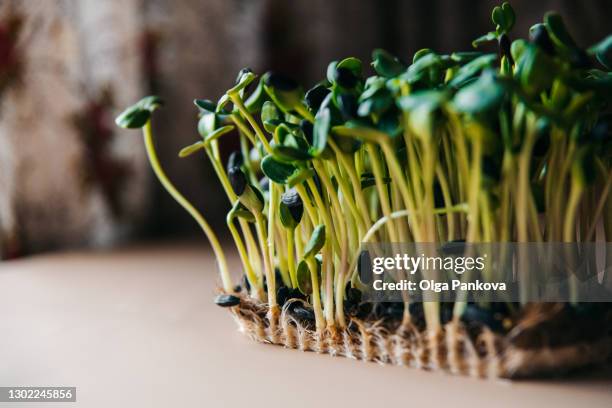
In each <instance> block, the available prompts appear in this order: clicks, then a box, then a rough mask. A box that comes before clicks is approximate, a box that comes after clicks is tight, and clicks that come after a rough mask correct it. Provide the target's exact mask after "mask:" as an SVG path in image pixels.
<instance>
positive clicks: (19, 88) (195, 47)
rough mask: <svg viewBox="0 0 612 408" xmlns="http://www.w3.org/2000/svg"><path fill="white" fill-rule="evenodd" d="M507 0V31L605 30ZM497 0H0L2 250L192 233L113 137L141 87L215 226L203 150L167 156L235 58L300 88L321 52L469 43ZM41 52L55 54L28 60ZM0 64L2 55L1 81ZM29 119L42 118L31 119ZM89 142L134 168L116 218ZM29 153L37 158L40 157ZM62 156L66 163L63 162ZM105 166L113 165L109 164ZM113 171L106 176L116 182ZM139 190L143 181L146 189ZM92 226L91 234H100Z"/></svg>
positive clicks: (164, 148)
mask: <svg viewBox="0 0 612 408" xmlns="http://www.w3.org/2000/svg"><path fill="white" fill-rule="evenodd" d="M43 3H44V4H43ZM102 3H103V5H102ZM511 3H512V5H513V7H514V8H515V10H516V13H517V24H516V27H515V29H514V31H513V33H514V35H515V36H521V37H526V36H527V33H528V28H529V27H530V26H531V25H532V24H533V23H535V22H538V21H541V18H542V16H543V14H544V13H545V12H546V11H547V10H557V11H559V12H560V13H561V14H562V15H563V16H564V18H565V20H566V22H567V24H568V26H569V28H570V30H571V32H572V34H573V35H574V36H575V38H576V39H577V41H578V42H579V44H581V45H589V44H591V43H593V42H595V41H597V40H598V39H600V38H603V37H604V36H605V35H607V34H609V33H610V29H609V21H610V19H611V18H612V2H610V1H609V0H588V1H583V2H578V1H573V0H549V1H530V0H515V1H512V2H511ZM497 4H498V2H497V1H491V0H465V1H460V0H385V1H380V0H351V1H343V0H309V1H286V0H122V1H121V2H99V1H96V0H47V1H44V2H37V1H31V2H30V1H28V2H23V1H20V0H0V12H6V8H7V7H8V8H11V9H14V11H16V12H17V13H19V14H20V16H21V17H22V18H23V19H24V23H23V27H24V30H23V32H22V33H21V34H20V35H21V36H20V38H19V41H18V42H17V45H18V51H19V55H20V56H21V57H22V58H23V67H24V72H26V73H27V75H24V76H22V79H21V81H15V82H14V83H12V84H11V85H10V86H9V87H8V88H7V89H8V90H6V91H4V92H2V89H3V88H1V87H0V92H1V93H0V169H1V172H0V248H2V247H4V248H5V250H4V253H5V254H6V252H7V249H6V247H7V246H8V247H11V248H12V247H13V246H14V242H13V240H16V241H17V242H18V243H20V244H21V245H20V247H21V249H22V252H31V251H33V250H35V251H37V250H44V249H46V248H50V247H53V246H55V247H62V246H65V245H75V244H80V243H88V244H90V243H96V242H100V241H102V242H106V243H109V242H114V241H116V240H117V238H119V237H121V236H122V235H124V234H123V232H122V231H125V230H126V228H125V225H126V224H127V225H130V224H131V225H132V226H134V225H138V224H140V225H144V226H145V227H146V228H145V230H144V231H146V233H149V234H156V235H166V234H192V233H197V227H196V226H195V225H193V223H192V221H191V220H190V219H189V217H188V216H187V215H185V214H184V213H183V211H182V210H181V209H180V208H179V207H178V206H177V205H176V204H175V203H174V202H173V201H172V200H171V199H170V198H169V197H168V196H167V195H166V194H165V193H164V192H163V191H162V190H161V189H160V188H159V187H158V185H157V183H155V181H154V180H152V178H151V177H150V173H149V172H148V170H147V168H146V165H145V163H144V155H143V152H142V148H141V146H140V145H139V144H140V138H139V136H138V134H137V132H119V131H117V130H115V128H114V127H113V125H112V116H113V115H114V114H116V113H117V112H118V111H119V108H120V107H122V106H125V105H126V104H127V103H129V102H133V101H135V100H136V99H137V98H138V95H139V94H144V93H157V94H159V95H161V96H162V97H163V98H164V99H165V100H166V107H165V109H163V110H162V111H160V112H159V114H156V116H155V128H156V130H157V140H158V146H159V150H160V155H161V160H162V163H163V164H164V165H165V167H166V168H167V170H168V173H169V175H170V177H171V178H172V179H173V180H174V181H175V182H176V184H177V185H178V187H179V188H180V189H181V190H183V191H184V192H185V194H186V195H187V196H188V197H189V198H190V199H192V200H193V201H194V202H195V203H196V204H197V206H198V207H200V208H202V209H203V210H204V212H205V213H207V214H212V215H213V216H212V217H211V219H212V220H213V222H214V223H216V225H217V226H218V227H222V226H223V224H224V222H223V220H224V216H222V215H223V214H224V211H225V210H226V209H227V207H228V204H227V203H226V199H225V197H224V196H223V194H222V191H221V189H220V188H219V186H218V183H217V181H216V179H215V177H214V175H213V172H212V169H211V168H210V166H209V165H208V164H207V162H206V160H205V157H203V156H200V157H196V158H194V157H190V158H188V159H184V160H179V159H178V157H177V152H178V151H179V150H180V148H181V147H183V146H185V145H187V144H189V143H192V142H193V141H195V140H197V137H198V135H197V132H196V130H195V126H196V109H195V108H194V106H193V104H192V100H193V99H194V98H209V99H213V100H216V99H217V98H218V97H219V96H220V95H221V94H222V93H223V92H224V91H225V90H226V89H227V88H229V87H231V86H232V84H233V81H234V79H235V76H236V73H237V72H238V70H239V69H241V68H243V67H245V66H248V67H251V68H252V69H254V70H255V71H256V72H260V73H261V72H264V71H266V70H269V69H272V70H276V71H281V72H284V73H286V74H289V75H291V76H293V77H295V78H296V79H298V80H300V81H301V82H302V83H303V84H304V85H305V86H306V87H308V86H310V85H311V84H313V83H314V82H316V81H318V80H320V79H321V78H322V77H324V73H325V68H326V66H327V64H328V62H329V61H331V60H334V59H338V58H342V57H346V56H349V55H350V56H356V57H359V58H361V59H362V60H364V61H368V60H369V58H370V53H371V50H372V49H373V48H377V47H382V48H385V49H388V50H389V51H391V52H393V53H395V54H397V55H398V56H400V57H401V58H402V59H404V60H406V61H410V60H411V59H412V54H413V53H414V52H415V51H416V50H418V49H420V48H424V47H428V48H433V49H434V50H436V51H440V52H445V51H450V50H468V49H470V47H471V45H470V43H471V40H472V39H474V38H475V37H477V36H479V35H481V34H483V33H485V32H487V31H489V30H490V29H491V28H492V25H491V22H490V11H491V9H492V7H493V6H495V5H497ZM3 15H4V16H6V13H0V20H1V21H5V19H6V17H2V16H3ZM41 27H42V28H41ZM1 30H2V24H0V32H1ZM0 34H1V33H0ZM1 41H2V36H1V35H0V54H1V50H2V44H1ZM43 56H45V57H44V58H42V57H43ZM45 58H46V59H45ZM46 60H49V61H54V62H53V64H51V63H48V62H40V61H46ZM1 64H2V59H1V58H0V80H1V79H2V78H1V75H2V67H1ZM56 66H58V67H60V68H59V71H57V72H56V71H53V70H54V69H56V68H54V67H56ZM36 75H39V76H40V77H41V78H42V77H45V78H47V79H46V80H44V81H38V82H36V81H34V80H33V79H32V77H34V76H36ZM0 83H1V81H0ZM104 89H110V90H111V91H112V92H111V93H112V94H113V103H107V102H108V101H106V100H105V99H104V98H103V97H102V96H100V95H103V94H104V92H103V90H104ZM45 92H51V93H52V94H53V96H54V97H53V98H52V101H51V100H49V101H47V102H46V103H48V104H49V103H52V105H53V106H52V109H50V107H49V106H39V102H40V98H39V97H38V95H40V94H44V93H45ZM92 104H93V108H92ZM96 104H98V105H103V107H104V113H105V114H104V115H103V119H100V121H101V122H100V123H101V124H102V125H103V126H102V128H104V127H106V130H104V129H102V131H101V130H100V126H98V127H94V128H93V134H94V136H95V135H97V136H95V137H93V139H94V141H93V142H92V140H91V138H90V139H87V138H85V139H83V134H82V133H83V131H82V130H79V128H78V127H74V126H73V122H70V121H71V120H73V119H71V118H74V117H75V115H77V116H78V114H79V113H80V114H81V115H84V114H87V112H89V114H94V115H95V112H97V111H96V110H95V106H96ZM92 110H93V113H91V111H92ZM41 111H44V112H45V115H46V116H44V122H43V121H41V120H40V119H37V118H40V117H41V116H39V114H38V113H36V112H41ZM24 118H26V119H24ZM27 118H31V119H27ZM36 120H38V121H39V122H41V123H39V124H38V125H35V124H34V123H35V121H36ZM20 121H21V122H20ZM108 129H112V130H108ZM89 131H90V133H91V132H92V130H91V129H89ZM109 132H110V133H112V137H110V139H112V141H111V142H106V143H102V148H100V143H99V142H95V140H98V139H96V137H97V138H101V139H104V140H106V139H105V137H106V136H104V135H107V136H108V134H109ZM85 133H86V132H85ZM86 134H87V133H86ZM107 139H108V138H107ZM41 141H42V143H43V144H42V145H40V144H38V145H37V143H41ZM96 148H97V149H98V150H102V151H103V153H104V154H106V155H107V156H109V157H110V158H111V159H112V158H117V157H119V158H123V160H126V159H127V160H128V161H129V167H131V168H132V170H131V171H132V173H130V175H125V176H123V177H126V178H127V180H128V182H127V184H124V185H122V186H121V187H120V190H121V191H122V193H121V194H119V196H120V198H118V199H116V200H115V201H117V200H119V202H120V203H123V204H122V205H123V207H125V210H126V211H127V213H126V214H127V215H123V216H121V217H116V216H114V215H113V211H112V207H113V200H112V199H111V200H109V199H108V197H107V198H106V199H102V198H100V197H98V198H95V195H96V194H97V195H98V196H100V194H101V193H100V192H102V195H103V196H105V195H108V194H110V193H112V191H113V189H112V188H109V187H108V186H107V184H108V183H106V184H105V181H104V177H102V178H100V177H98V179H95V177H94V180H93V182H92V183H93V185H94V186H97V187H96V188H93V189H92V188H91V186H90V187H88V188H84V187H83V185H82V184H79V183H80V181H79V180H81V179H82V178H83V177H85V176H86V175H87V173H91V168H90V171H89V172H87V171H85V170H84V169H85V168H87V167H88V166H87V165H86V164H87V163H90V162H91V161H92V160H93V159H92V157H94V158H95V157H98V156H100V154H99V153H98V154H97V156H96V155H95V154H94V155H93V156H92V154H91V151H92V150H96ZM41 149H42V150H43V151H44V152H45V153H44V156H45V158H46V159H45V160H41V156H40V155H39V153H38V152H40V151H41ZM107 159H108V158H107ZM98 161H99V157H98V159H96V163H97V162H98ZM69 162H73V163H77V165H70V166H68V165H66V163H69ZM103 162H104V163H107V164H108V165H109V166H110V167H111V168H114V167H113V163H115V162H113V160H110V164H109V160H106V161H104V160H103ZM79 163H80V164H79ZM75 166H76V167H75ZM89 167H91V166H89ZM94 167H95V166H94ZM103 167H104V166H103ZM119 167H120V166H119ZM98 173H100V172H98ZM102 173H103V174H107V173H108V171H107V172H106V173H104V172H102ZM120 173H121V172H115V173H114V172H113V171H110V174H111V175H116V176H117V177H116V178H118V177H119V175H120ZM94 174H95V172H94ZM98 175H99V174H98ZM90 176H91V174H90ZM107 176H108V174H107ZM85 178H86V179H87V177H85ZM107 178H108V177H107ZM111 178H112V177H111ZM37 183H38V184H37ZM111 184H112V183H111ZM49 186H53V188H50V187H49ZM105 186H106V187H105ZM143 186H150V187H151V190H150V192H147V191H149V190H147V188H144V187H143ZM111 195H112V194H111ZM75 197H80V198H79V200H80V201H75ZM83 197H84V198H83ZM92 197H94V198H92ZM49 203H52V204H53V205H48V204H49ZM215 215H218V216H215ZM32 220H35V221H32ZM135 220H146V221H145V222H141V221H135ZM50 226H52V227H50ZM104 228H106V233H105V234H102V237H103V239H101V238H100V235H101V234H100V233H99V231H100V230H104ZM128 230H129V228H128ZM132 230H134V228H132ZM3 236H4V241H3V240H2V237H3ZM7 237H11V239H10V240H9V239H7ZM15 237H17V238H15ZM9 241H10V244H11V245H7V242H9ZM2 242H4V243H2ZM18 246H19V245H18ZM9 249H10V248H9ZM1 252H2V250H1V249H0V253H1Z"/></svg>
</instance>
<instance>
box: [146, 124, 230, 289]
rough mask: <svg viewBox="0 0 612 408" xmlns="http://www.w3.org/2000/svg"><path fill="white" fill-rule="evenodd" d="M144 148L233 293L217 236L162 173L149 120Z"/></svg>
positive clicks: (224, 283) (156, 172) (160, 179)
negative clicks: (197, 228) (194, 224)
mask: <svg viewBox="0 0 612 408" xmlns="http://www.w3.org/2000/svg"><path fill="white" fill-rule="evenodd" d="M142 132H143V136H144V143H145V148H146V151H147V156H148V158H149V162H150V163H151V167H152V168H153V172H154V173H155V175H156V176H157V178H158V180H159V181H160V182H161V184H162V186H163V187H164V188H165V189H166V191H167V192H168V193H169V194H170V195H171V196H172V198H174V200H176V202H177V203H178V204H179V205H180V206H181V207H183V208H184V209H185V211H187V212H188V213H189V215H191V216H192V217H193V219H194V220H195V221H196V222H197V223H198V225H200V227H201V228H202V230H203V231H204V234H206V238H208V241H209V242H210V245H211V246H212V249H213V252H214V253H215V257H216V258H217V263H218V266H219V271H220V273H221V280H222V282H223V289H224V290H225V291H226V292H228V293H229V292H233V291H234V285H233V284H232V278H231V276H230V274H229V270H228V268H227V261H226V259H225V253H224V252H223V248H222V247H221V244H220V243H219V239H218V238H217V235H216V234H215V232H214V231H213V230H212V228H211V227H210V225H209V224H208V222H206V219H204V217H203V216H202V214H200V212H199V211H198V210H197V209H196V208H195V207H194V206H193V205H191V203H190V202H189V201H188V200H187V199H186V198H185V197H184V196H183V195H182V194H181V193H179V191H178V190H177V189H176V187H174V184H172V182H171V181H170V179H168V176H167V175H166V173H165V172H164V170H163V169H162V167H161V164H160V162H159V158H158V156H157V152H156V151H155V143H154V142H153V132H152V130H151V121H150V120H149V121H148V122H147V123H146V124H145V125H144V127H143V128H142Z"/></svg>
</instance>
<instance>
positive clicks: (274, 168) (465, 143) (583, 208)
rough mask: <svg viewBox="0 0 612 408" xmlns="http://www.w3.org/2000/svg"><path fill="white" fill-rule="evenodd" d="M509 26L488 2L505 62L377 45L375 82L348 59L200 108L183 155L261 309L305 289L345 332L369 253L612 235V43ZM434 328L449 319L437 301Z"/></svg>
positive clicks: (556, 20) (491, 37)
mask: <svg viewBox="0 0 612 408" xmlns="http://www.w3.org/2000/svg"><path fill="white" fill-rule="evenodd" d="M515 18H516V17H515V14H514V11H513V10H512V8H511V7H510V6H509V5H508V4H507V3H504V4H503V5H501V6H499V7H495V9H494V10H493V13H492V21H493V24H494V25H495V30H494V31H491V32H490V33H488V34H486V35H484V36H483V37H480V38H478V39H477V40H476V41H474V44H473V45H474V47H477V48H478V47H481V46H486V43H488V42H496V47H497V52H493V53H489V52H486V51H481V50H479V49H476V50H470V51H462V52H454V53H451V54H441V53H437V52H435V51H434V50H431V49H422V50H420V51H418V52H417V53H416V54H415V55H414V57H413V59H412V63H411V64H407V63H405V62H403V61H402V60H401V59H400V58H397V57H395V56H393V55H391V54H389V53H388V52H386V51H384V50H380V49H378V50H375V51H374V52H373V54H372V59H373V60H372V63H371V68H372V69H373V70H374V75H371V76H369V77H366V76H365V75H364V71H366V67H364V65H363V64H362V62H361V61H360V60H358V59H356V58H352V57H351V58H346V59H343V60H340V61H333V62H332V63H330V64H329V66H328V68H327V72H326V76H325V78H323V79H322V80H321V81H320V82H319V83H317V84H315V86H313V87H312V88H310V89H309V90H304V88H302V87H301V86H300V85H299V84H298V83H297V82H295V81H294V80H292V79H290V78H287V77H285V76H283V75H281V74H278V73H271V72H269V73H266V74H265V75H263V76H261V77H260V78H257V76H256V75H255V74H254V73H252V72H251V71H250V70H248V69H245V70H242V71H241V72H240V73H239V75H238V78H237V80H236V84H235V86H234V87H233V88H231V89H230V90H229V91H227V92H226V93H225V94H224V95H223V96H222V97H221V98H220V99H219V101H218V102H216V103H215V102H212V101H207V100H196V101H195V104H196V105H197V107H198V109H199V117H200V119H199V123H198V131H199V133H200V135H201V137H202V139H201V140H199V141H197V142H196V143H195V144H193V145H191V146H188V147H186V148H185V149H183V150H182V151H181V157H184V156H187V155H189V154H192V153H194V152H197V151H200V150H204V151H205V152H206V153H207V155H208V156H209V158H210V159H211V161H212V163H213V165H214V167H215V170H216V172H217V175H218V176H219V178H220V180H221V181H222V183H223V185H224V187H225V189H226V193H227V195H228V198H229V199H230V201H231V203H232V205H233V207H232V211H231V212H230V215H229V216H228V225H229V226H230V229H231V230H232V233H233V236H234V239H235V240H236V245H237V248H238V250H239V252H240V254H241V259H242V261H243V264H244V269H245V274H246V276H247V279H248V284H249V287H250V288H251V293H252V295H253V296H259V297H262V296H267V297H268V302H269V303H270V305H271V306H272V307H275V306H276V304H277V298H276V295H277V289H278V288H279V287H288V288H290V289H297V290H299V291H300V292H301V293H302V295H303V296H305V297H307V300H308V301H309V303H310V304H311V305H312V306H313V308H314V312H315V317H316V322H317V327H318V328H323V327H324V326H325V325H339V326H343V325H344V324H345V320H344V319H345V316H344V315H345V313H344V305H343V303H344V302H345V296H346V291H345V287H346V286H347V284H348V283H349V282H350V283H351V285H352V287H353V288H358V287H359V279H358V276H357V273H356V267H355V266H356V259H357V258H358V254H359V248H360V244H361V242H362V241H363V240H368V239H377V240H380V241H390V242H400V241H401V242H409V241H414V242H447V241H452V240H458V239H461V240H467V241H471V242H479V241H502V242H503V241H524V242H527V241H544V240H548V241H574V240H576V239H581V240H592V239H594V234H593V230H594V225H595V224H596V223H598V222H600V220H601V219H604V226H605V230H606V237H607V238H608V239H609V238H610V237H612V225H611V223H612V214H611V212H612V204H611V203H610V202H611V200H610V198H609V197H608V191H609V189H610V180H611V179H612V173H611V170H610V169H611V158H612V149H611V148H612V139H611V136H610V131H611V129H610V116H609V113H606V112H608V111H609V104H610V100H611V98H612V73H611V72H610V68H611V65H612V36H610V37H607V38H606V39H604V40H603V41H601V42H600V43H598V44H596V45H594V46H592V47H590V48H588V49H583V48H580V47H579V46H578V45H577V44H576V42H575V41H574V40H573V39H572V37H571V35H570V34H569V33H568V31H567V29H566V27H565V25H564V23H563V20H562V19H561V17H560V16H559V15H558V14H555V13H547V14H546V15H545V17H544V21H543V22H542V23H540V24H536V25H534V26H533V27H532V28H531V30H530V35H529V39H528V40H527V39H514V40H511V38H510V36H511V30H512V27H513V26H514V22H515ZM130 115H131V116H130ZM130 117H135V118H136V120H137V119H138V117H139V116H138V114H135V113H134V112H131V113H130V114H129V115H128V117H127V119H129V118H130ZM127 119H126V120H127ZM226 135H227V136H226ZM234 135H238V137H239V138H240V145H241V149H240V151H237V152H235V153H234V154H232V156H231V157H230V160H229V162H228V163H226V165H223V164H222V163H221V157H220V155H219V147H218V143H219V142H220V141H221V140H222V139H221V138H222V137H233V136H234ZM237 220H238V221H239V223H240V230H238V228H236V221H237ZM576 227H578V229H579V230H580V232H579V234H576ZM457 310H459V309H457ZM406 312H408V308H406ZM425 315H426V318H427V322H428V325H431V326H434V327H435V326H436V325H437V324H438V320H439V310H438V309H437V305H435V304H433V303H432V304H428V305H426V310H425Z"/></svg>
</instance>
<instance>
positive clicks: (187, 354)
mask: <svg viewBox="0 0 612 408" xmlns="http://www.w3.org/2000/svg"><path fill="white" fill-rule="evenodd" d="M232 264H233V265H237V264H236V262H235V260H232ZM216 282H217V280H216V275H215V269H214V262H213V260H212V258H211V256H210V255H209V251H208V249H207V248H206V247H203V246H196V245H193V244H186V245H176V244H175V245H153V246H143V247H136V248H131V249H124V250H118V251H112V252H103V253H68V254H55V255H44V256H38V257H34V258H30V259H26V260H20V261H13V262H7V263H1V264H0V386H26V385H36V386H42V385H48V386H52V385H53V386H60V385H66V386H76V387H77V402H76V403H67V404H58V403H38V404H26V403H19V404H17V405H16V406H18V407H23V408H25V407H30V406H43V407H53V406H67V407H247V408H248V407H269V408H272V407H306V406H309V407H315V406H319V407H326V406H334V407H349V406H350V407H366V406H367V407H387V406H388V407H399V406H406V407H408V406H418V407H427V406H444V404H447V405H446V406H452V407H461V406H471V407H479V406H486V407H516V406H521V407H530V406H533V407H547V406H555V407H580V408H583V407H584V408H586V407H589V408H591V407H607V408H610V407H612V374H611V373H610V372H596V373H586V374H583V375H581V376H578V377H575V376H574V377H572V378H570V379H565V380H549V381H523V382H509V381H482V380H476V379H471V378H462V377H453V376H450V375H446V374H441V373H432V372H424V371H420V370H416V369H409V368H404V367H392V366H380V365H377V364H374V363H364V362H359V361H353V360H348V359H344V358H334V357H330V356H326V355H317V354H314V353H301V352H298V351H294V350H286V349H283V348H281V347H277V346H269V345H261V344H256V343H253V342H251V341H250V340H248V339H247V338H245V337H243V336H242V335H241V334H240V333H239V332H238V331H237V330H236V327H235V325H234V322H233V321H232V319H231V318H230V316H229V314H228V313H227V312H226V311H224V310H222V309H220V308H219V307H217V306H215V305H214V304H213V303H212V298H213V294H214V287H215V283H216ZM268 389H273V390H274V391H273V392H271V393H268V392H266V390H268ZM319 402H320V404H318V405H317V403H319ZM415 404H416V405H415ZM3 406H8V404H2V403H0V407H3Z"/></svg>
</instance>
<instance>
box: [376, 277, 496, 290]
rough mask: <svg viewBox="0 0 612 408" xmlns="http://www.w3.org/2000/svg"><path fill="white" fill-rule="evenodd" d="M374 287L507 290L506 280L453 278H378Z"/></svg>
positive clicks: (380, 288) (385, 288) (393, 288)
mask: <svg viewBox="0 0 612 408" xmlns="http://www.w3.org/2000/svg"><path fill="white" fill-rule="evenodd" d="M372 287H373V288H374V290H376V291H388V290H390V291H417V290H422V291H433V292H438V293H439V292H446V291H449V290H459V291H465V292H486V291H498V292H503V291H505V290H506V282H482V281H480V280H476V281H474V282H462V281H461V280H459V279H453V280H452V281H450V283H449V282H437V281H434V280H431V279H422V280H419V281H417V282H414V281H411V280H406V279H402V280H400V281H398V282H384V281H383V280H381V279H377V280H375V281H374V282H372Z"/></svg>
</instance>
